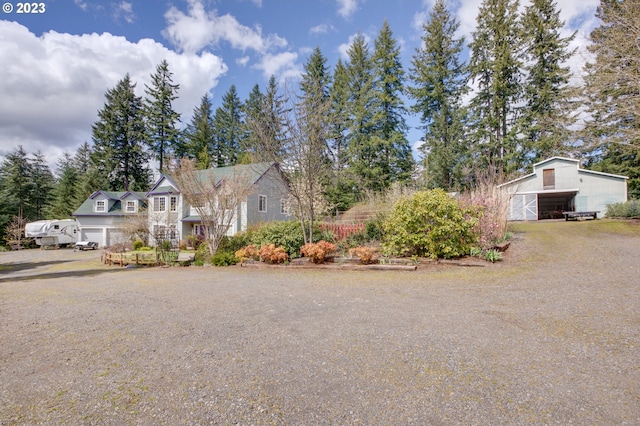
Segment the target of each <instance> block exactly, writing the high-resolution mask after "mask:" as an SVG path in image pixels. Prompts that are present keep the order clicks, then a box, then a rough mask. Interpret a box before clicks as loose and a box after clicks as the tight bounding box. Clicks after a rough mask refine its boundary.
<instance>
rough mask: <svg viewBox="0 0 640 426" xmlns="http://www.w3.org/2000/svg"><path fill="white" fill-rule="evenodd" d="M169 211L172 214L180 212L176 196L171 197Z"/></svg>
mask: <svg viewBox="0 0 640 426" xmlns="http://www.w3.org/2000/svg"><path fill="white" fill-rule="evenodd" d="M169 210H171V211H172V212H175V211H178V197H176V196H175V195H173V196H171V197H169Z"/></svg>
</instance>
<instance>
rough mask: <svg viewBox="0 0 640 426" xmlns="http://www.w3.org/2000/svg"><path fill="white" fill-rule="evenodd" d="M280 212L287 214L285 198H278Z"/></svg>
mask: <svg viewBox="0 0 640 426" xmlns="http://www.w3.org/2000/svg"><path fill="white" fill-rule="evenodd" d="M280 213H281V214H287V215H288V214H289V203H288V201H287V200H286V199H285V198H282V199H280Z"/></svg>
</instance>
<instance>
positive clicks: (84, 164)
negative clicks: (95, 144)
mask: <svg viewBox="0 0 640 426" xmlns="http://www.w3.org/2000/svg"><path fill="white" fill-rule="evenodd" d="M92 152H93V151H92V149H91V146H90V145H89V143H88V142H84V143H83V144H82V145H80V146H79V147H78V149H77V151H76V153H75V154H74V155H73V159H72V160H71V163H72V166H73V168H74V169H75V170H76V173H77V179H76V181H75V183H74V185H73V186H74V188H73V192H74V204H75V205H76V206H79V205H80V204H82V203H83V202H84V201H85V200H86V199H87V197H89V196H90V195H91V194H93V193H94V192H95V191H97V190H98V189H104V188H109V180H108V179H107V175H106V173H103V172H101V170H100V169H99V168H98V167H97V165H96V164H95V163H94V161H93V159H92V157H93V156H92Z"/></svg>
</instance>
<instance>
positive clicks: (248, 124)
mask: <svg viewBox="0 0 640 426" xmlns="http://www.w3.org/2000/svg"><path fill="white" fill-rule="evenodd" d="M263 103H264V94H263V93H262V92H261V91H260V86H258V85H257V84H256V85H254V86H253V88H252V89H251V92H249V97H248V99H247V101H246V102H245V103H244V108H243V111H244V117H245V122H244V137H243V144H242V152H243V153H244V154H243V158H242V159H241V160H240V162H241V163H245V164H246V163H251V162H253V161H257V159H258V155H257V150H258V147H259V145H260V138H259V136H258V133H257V131H256V129H255V126H256V123H259V122H260V121H261V120H262V104H263Z"/></svg>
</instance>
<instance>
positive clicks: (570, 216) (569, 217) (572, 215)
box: [562, 211, 600, 220]
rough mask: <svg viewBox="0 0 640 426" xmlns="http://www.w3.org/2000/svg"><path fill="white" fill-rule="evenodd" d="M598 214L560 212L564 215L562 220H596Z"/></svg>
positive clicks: (596, 212) (595, 212)
mask: <svg viewBox="0 0 640 426" xmlns="http://www.w3.org/2000/svg"><path fill="white" fill-rule="evenodd" d="M598 213H600V212H599V211H592V212H562V214H563V215H564V220H578V219H580V218H583V217H585V218H592V219H597V218H598Z"/></svg>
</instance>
